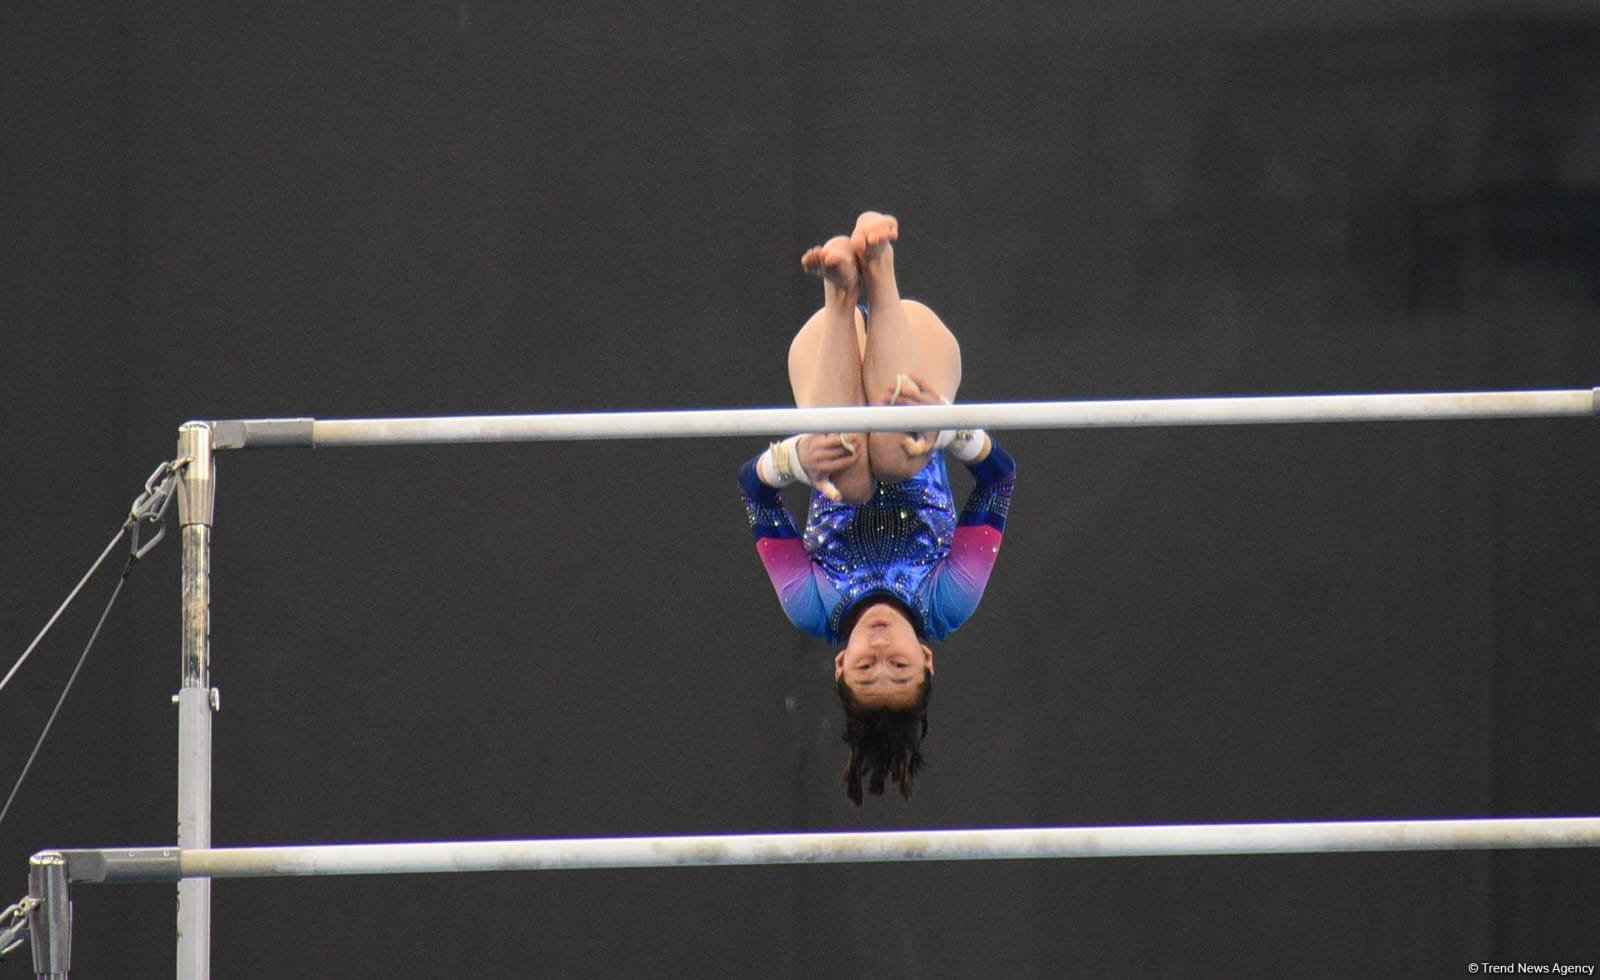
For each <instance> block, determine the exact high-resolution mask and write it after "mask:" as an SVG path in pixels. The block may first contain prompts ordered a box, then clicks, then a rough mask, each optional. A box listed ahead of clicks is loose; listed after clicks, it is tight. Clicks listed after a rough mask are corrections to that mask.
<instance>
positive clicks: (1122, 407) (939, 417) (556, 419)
mask: <svg viewBox="0 0 1600 980" xmlns="http://www.w3.org/2000/svg"><path fill="white" fill-rule="evenodd" d="M1597 414H1600V388H1576V389H1565V390H1554V391H1468V392H1422V393H1410V394H1369V395H1265V396H1250V397H1228V398H1159V399H1144V400H1117V401H1064V402H991V403H986V404H970V405H896V406H888V405H880V406H874V407H860V406H855V407H845V408H804V409H801V408H754V409H698V410H690V411H659V412H590V413H572V414H547V415H461V416H441V417H434V418H372V419H312V418H286V419H231V420H223V421H213V422H210V423H206V424H209V425H210V426H212V427H213V429H214V430H215V433H216V435H215V443H216V448H217V449H284V448H303V449H312V448H318V447H331V446H376V445H401V444H407V445H418V444H438V443H474V442H477V443H482V442H546V441H572V440H582V439H658V438H694V437H709V436H772V435H783V434H787V433H793V432H896V431H906V432H912V431H930V430H935V429H966V428H978V427H982V428H987V429H996V430H999V429H1087V428H1117V427H1121V428H1127V427H1143V426H1177V425H1246V424H1260V423H1293V422H1395V421H1416V420H1424V419H1470V418H1477V419H1489V418H1533V417H1538V418H1549V417H1556V416H1591V417H1592V416H1595V415H1597Z"/></svg>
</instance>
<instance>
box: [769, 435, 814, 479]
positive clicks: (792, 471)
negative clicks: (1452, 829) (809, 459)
mask: <svg viewBox="0 0 1600 980" xmlns="http://www.w3.org/2000/svg"><path fill="white" fill-rule="evenodd" d="M756 476H758V477H760V478H761V482H762V483H765V484H766V485H767V486H769V487H786V486H788V485H789V484H791V483H804V484H805V485H807V486H810V485H811V480H810V479H809V478H808V477H807V476H806V470H805V467H804V466H801V465H800V436H790V437H789V438H787V439H785V440H783V441H782V442H775V443H773V444H772V445H770V446H768V447H767V451H766V452H764V453H762V454H761V458H760V459H759V460H757V461H756Z"/></svg>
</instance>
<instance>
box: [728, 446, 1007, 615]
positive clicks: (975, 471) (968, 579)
mask: <svg viewBox="0 0 1600 980" xmlns="http://www.w3.org/2000/svg"><path fill="white" fill-rule="evenodd" d="M991 446H992V448H991V449H990V451H989V455H988V457H987V458H985V459H984V460H983V462H981V463H977V464H975V465H973V466H971V467H969V468H970V469H971V471H972V475H973V477H974V478H975V479H976V480H977V483H976V485H975V486H974V487H973V488H972V492H971V493H970V494H968V496H967V501H966V504H965V506H963V507H962V510H961V514H960V516H959V517H957V516H956V513H955V507H954V504H953V501H952V497H951V494H950V478H949V474H948V473H947V472H946V470H945V461H944V454H943V453H935V454H934V455H933V458H932V459H930V460H929V461H928V465H927V466H925V467H923V469H922V472H920V473H918V474H917V475H916V476H914V477H912V478H911V479H909V480H906V481H905V482H903V483H888V484H885V483H880V484H878V490H877V492H876V493H875V494H874V495H873V497H872V499H871V500H869V501H867V502H866V503H865V504H860V505H851V504H838V503H834V502H832V501H830V500H828V498H826V497H824V496H822V495H821V494H819V493H813V494H812V495H811V510H810V514H809V515H808V516H807V519H806V528H805V533H804V535H801V533H800V532H799V530H798V529H797V528H796V527H795V523H794V519H793V517H792V516H791V515H790V514H789V511H788V509H787V508H786V507H785V506H784V505H783V498H782V496H781V495H780V494H779V492H778V491H777V490H775V489H773V488H772V487H769V486H767V485H766V484H764V483H762V482H761V479H760V477H758V476H757V475H756V459H752V460H750V461H749V462H747V463H745V465H744V467H743V468H742V469H741V470H740V471H739V489H740V494H741V496H742V497H743V499H744V506H745V511H746V513H747V514H748V515H749V517H750V530H751V533H752V534H753V535H754V537H755V539H756V551H757V552H758V553H759V554H760V556H761V563H762V565H764V566H765V567H766V570H767V577H768V578H770V579H771V580H772V587H773V589H775V590H776V591H777V593H778V600H779V602H781V603H782V605H783V611H784V612H785V613H786V614H787V615H788V616H789V620H790V621H791V622H793V623H794V625H795V626H797V627H798V628H800V629H801V630H804V631H805V632H807V633H810V634H812V635H813V636H820V637H823V638H825V639H827V640H828V641H829V642H832V643H836V642H839V641H840V640H842V639H843V636H842V635H841V626H842V624H843V623H844V622H845V619H846V617H848V616H849V614H850V612H851V610H853V609H855V608H856V607H857V606H859V605H860V604H861V602H862V601H863V600H865V599H868V598H870V597H872V596H876V595H884V596H891V597H893V598H895V599H898V600H899V601H900V602H902V603H904V604H905V605H906V607H907V608H909V609H910V610H911V611H912V613H913V614H914V616H915V618H916V619H917V620H918V621H917V622H915V623H913V624H912V625H913V626H915V627H916V629H917V633H918V635H920V636H923V637H926V638H928V639H934V640H940V639H943V638H944V637H945V636H946V635H948V634H949V633H952V632H954V631H955V630H956V629H957V628H958V627H959V626H961V624H962V623H964V622H966V621H967V618H968V617H969V616H971V615H972V612H973V610H974V609H976V608H977V606H978V600H979V599H980V598H982V596H983V589H984V586H985V585H986V584H987V583H988V581H989V572H990V571H991V570H992V569H993V568H994V562H995V556H996V555H998V554H999V552H1000V542H1001V539H1002V537H1003V536H1004V533H1005V526H1006V512H1007V510H1008V508H1009V506H1010V502H1011V487H1012V483H1013V482H1014V479H1015V476H1016V469H1017V467H1016V463H1015V462H1014V461H1013V460H1012V459H1011V457H1010V456H1009V455H1008V454H1007V453H1006V451H1005V450H1004V449H1001V448H1000V445H999V444H998V443H995V442H993V441H992V440H991ZM759 458H760V457H757V459H759Z"/></svg>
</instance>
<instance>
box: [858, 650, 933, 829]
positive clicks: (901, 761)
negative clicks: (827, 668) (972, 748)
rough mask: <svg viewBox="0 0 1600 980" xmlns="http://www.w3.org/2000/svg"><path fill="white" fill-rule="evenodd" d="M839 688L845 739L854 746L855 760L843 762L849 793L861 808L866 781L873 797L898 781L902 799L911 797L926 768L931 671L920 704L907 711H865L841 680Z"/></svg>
mask: <svg viewBox="0 0 1600 980" xmlns="http://www.w3.org/2000/svg"><path fill="white" fill-rule="evenodd" d="M834 687H835V688H837V689H838V691H839V701H840V703H841V704H843V705H844V740H845V741H846V742H847V743H849V745H850V759H849V761H847V762H846V763H845V764H844V791H845V795H847V796H849V797H850V801H851V802H852V803H854V804H855V805H856V806H860V805H861V799H862V789H861V782H862V778H863V777H865V778H866V789H867V792H870V793H871V794H872V795H873V796H882V795H883V787H884V785H885V783H886V782H887V781H888V780H890V779H893V780H894V783H895V785H896V786H898V787H899V788H900V795H901V796H903V797H905V798H906V799H908V800H909V799H911V783H912V780H913V779H915V778H916V775H917V773H918V771H920V770H921V769H922V767H923V766H924V765H925V764H926V763H925V762H924V761H923V758H922V752H921V745H922V739H923V738H924V737H925V736H926V735H927V734H928V697H929V695H931V694H932V693H933V674H932V672H931V671H923V674H922V690H921V692H920V693H919V694H918V695H917V703H916V706H915V707H913V708H910V709H907V710H898V711H897V710H895V709H893V708H864V707H862V706H861V705H859V704H857V703H856V699H855V696H854V695H853V694H851V693H850V687H849V685H847V684H845V682H844V678H842V677H841V678H839V680H838V682H837V683H836V684H835V685H834Z"/></svg>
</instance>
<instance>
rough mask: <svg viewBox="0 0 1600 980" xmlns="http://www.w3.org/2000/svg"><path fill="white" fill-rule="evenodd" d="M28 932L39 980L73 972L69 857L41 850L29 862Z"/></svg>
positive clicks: (62, 978) (54, 979)
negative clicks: (68, 890) (68, 889)
mask: <svg viewBox="0 0 1600 980" xmlns="http://www.w3.org/2000/svg"><path fill="white" fill-rule="evenodd" d="M28 898H29V899H31V900H32V903H33V904H32V905H31V907H30V908H29V909H28V932H29V933H31V938H32V941H33V973H34V976H35V977H36V978H38V980H65V978H66V977H67V976H68V975H69V974H70V973H71V971H72V901H71V899H70V898H69V897H68V894H67V859H66V856H65V855H63V854H61V853H60V852H59V851H41V852H40V853H38V854H35V855H34V856H33V860H32V861H31V862H29V865H28Z"/></svg>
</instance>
